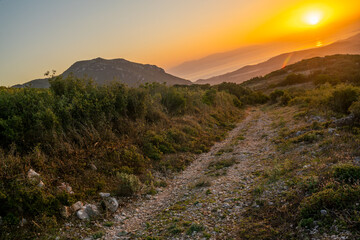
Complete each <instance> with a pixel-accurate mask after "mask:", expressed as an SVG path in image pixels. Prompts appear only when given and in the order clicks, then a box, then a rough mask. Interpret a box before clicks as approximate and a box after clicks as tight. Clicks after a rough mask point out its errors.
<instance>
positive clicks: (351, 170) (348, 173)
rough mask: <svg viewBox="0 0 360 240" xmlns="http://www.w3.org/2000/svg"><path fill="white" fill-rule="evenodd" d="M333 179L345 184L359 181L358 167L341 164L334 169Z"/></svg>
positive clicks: (359, 170)
mask: <svg viewBox="0 0 360 240" xmlns="http://www.w3.org/2000/svg"><path fill="white" fill-rule="evenodd" d="M334 177H335V178H336V179H337V180H339V181H343V182H346V183H354V182H357V181H359V180H360V167H358V166H354V165H351V164H342V165H338V166H335V167H334Z"/></svg>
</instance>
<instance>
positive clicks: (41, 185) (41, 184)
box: [38, 180, 45, 188]
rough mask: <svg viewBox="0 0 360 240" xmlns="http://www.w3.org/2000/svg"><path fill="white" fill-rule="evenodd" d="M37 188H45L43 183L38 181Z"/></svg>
mask: <svg viewBox="0 0 360 240" xmlns="http://www.w3.org/2000/svg"><path fill="white" fill-rule="evenodd" d="M38 187H39V188H43V187H45V183H44V182H43V181H41V180H40V182H39V184H38Z"/></svg>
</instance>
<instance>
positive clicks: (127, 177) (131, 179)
mask: <svg viewBox="0 0 360 240" xmlns="http://www.w3.org/2000/svg"><path fill="white" fill-rule="evenodd" d="M116 176H117V178H118V180H119V187H118V192H117V193H118V195H119V196H132V195H134V194H136V193H138V192H139V191H140V189H141V182H140V180H139V178H138V177H137V176H135V175H133V174H126V173H118V174H117V175H116Z"/></svg>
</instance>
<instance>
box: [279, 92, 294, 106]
mask: <svg viewBox="0 0 360 240" xmlns="http://www.w3.org/2000/svg"><path fill="white" fill-rule="evenodd" d="M290 100H291V97H290V95H289V93H287V92H286V93H284V94H283V95H282V96H281V97H280V103H281V105H284V106H287V105H288V103H289V101H290Z"/></svg>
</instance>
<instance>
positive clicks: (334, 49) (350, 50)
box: [195, 34, 360, 85]
mask: <svg viewBox="0 0 360 240" xmlns="http://www.w3.org/2000/svg"><path fill="white" fill-rule="evenodd" d="M359 53H360V34H356V35H354V36H352V37H350V38H347V39H345V40H340V41H337V42H335V43H332V44H329V45H327V46H324V47H319V48H311V49H306V50H300V51H294V52H288V53H283V54H280V55H277V56H275V57H272V58H270V59H268V60H267V61H264V62H261V63H258V64H255V65H247V66H244V67H242V68H240V69H238V70H235V71H233V72H229V73H226V74H222V75H219V76H215V77H211V78H208V79H199V80H197V81H196V82H195V83H196V84H212V85H214V84H218V83H221V82H235V83H242V82H244V81H246V80H249V79H251V78H254V77H259V76H264V75H266V74H268V73H270V72H272V71H275V70H278V69H281V68H282V67H284V63H285V62H286V60H287V59H288V61H287V62H286V63H287V64H286V65H288V64H293V63H296V62H299V61H301V60H304V59H309V58H312V57H324V56H327V55H333V54H359Z"/></svg>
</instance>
